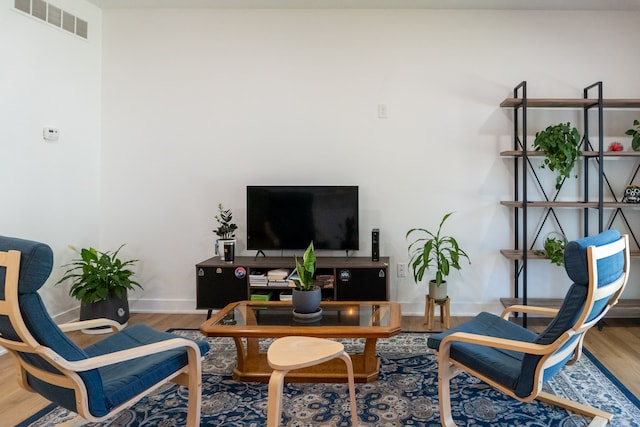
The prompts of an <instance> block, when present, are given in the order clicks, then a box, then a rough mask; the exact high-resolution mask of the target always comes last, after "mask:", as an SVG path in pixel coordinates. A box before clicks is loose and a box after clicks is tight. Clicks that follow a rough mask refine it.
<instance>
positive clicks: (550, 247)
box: [533, 235, 567, 266]
mask: <svg viewBox="0 0 640 427" xmlns="http://www.w3.org/2000/svg"><path fill="white" fill-rule="evenodd" d="M566 244H567V239H565V238H564V236H562V235H560V236H559V237H553V236H548V237H547V238H546V239H545V240H544V249H538V250H535V251H533V253H534V254H535V255H538V256H543V257H547V258H549V260H550V261H551V263H553V264H555V265H559V266H561V265H562V264H564V247H565V246H566Z"/></svg>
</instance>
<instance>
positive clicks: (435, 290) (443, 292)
mask: <svg viewBox="0 0 640 427" xmlns="http://www.w3.org/2000/svg"><path fill="white" fill-rule="evenodd" d="M429 296H430V297H431V298H433V299H434V300H436V301H444V300H446V299H447V282H446V281H443V282H442V283H440V286H437V285H436V281H435V280H429Z"/></svg>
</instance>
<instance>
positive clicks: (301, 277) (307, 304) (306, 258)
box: [293, 242, 322, 314]
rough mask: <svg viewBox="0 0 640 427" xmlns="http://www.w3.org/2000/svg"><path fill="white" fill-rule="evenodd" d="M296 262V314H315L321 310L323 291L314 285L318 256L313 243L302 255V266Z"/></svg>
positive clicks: (294, 305)
mask: <svg viewBox="0 0 640 427" xmlns="http://www.w3.org/2000/svg"><path fill="white" fill-rule="evenodd" d="M295 261H296V275H297V277H296V278H294V279H293V281H294V283H295V288H294V290H293V309H294V314H313V313H317V312H319V310H320V301H321V300H322V290H321V289H320V287H319V286H316V285H315V283H314V275H315V273H316V254H315V251H314V247H313V242H311V243H309V246H308V247H307V249H306V250H305V251H304V255H302V264H301V263H300V262H299V261H298V257H296V258H295Z"/></svg>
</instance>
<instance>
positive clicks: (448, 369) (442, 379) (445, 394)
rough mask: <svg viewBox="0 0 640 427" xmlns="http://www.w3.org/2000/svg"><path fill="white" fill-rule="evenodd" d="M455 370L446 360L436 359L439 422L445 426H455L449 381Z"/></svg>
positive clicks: (455, 372) (454, 374)
mask: <svg viewBox="0 0 640 427" xmlns="http://www.w3.org/2000/svg"><path fill="white" fill-rule="evenodd" d="M456 374H457V370H456V369H455V368H454V367H453V366H452V365H451V364H450V363H448V362H443V361H442V360H439V361H438V400H439V401H440V423H441V424H442V425H443V426H445V427H456V423H455V422H454V421H453V417H452V415H451V390H450V387H449V382H450V380H451V378H453V377H455V376H456Z"/></svg>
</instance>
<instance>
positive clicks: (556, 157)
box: [533, 123, 582, 190]
mask: <svg viewBox="0 0 640 427" xmlns="http://www.w3.org/2000/svg"><path fill="white" fill-rule="evenodd" d="M580 140H581V139H580V134H579V133H578V130H577V129H576V128H575V127H572V126H571V123H560V124H557V125H552V126H549V127H547V128H546V129H545V130H541V131H540V132H538V133H536V138H535V140H534V142H533V147H534V149H535V150H542V151H543V152H544V154H545V159H544V162H543V163H542V164H541V165H540V167H541V168H544V167H548V168H549V169H550V170H552V171H557V173H558V176H557V177H556V190H559V189H560V188H561V187H562V182H563V181H564V179H565V178H569V177H570V176H571V171H572V170H573V167H574V165H575V163H576V160H578V157H580V156H581V155H582V152H581V151H580Z"/></svg>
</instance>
